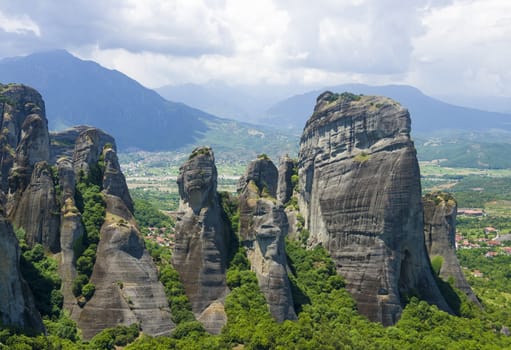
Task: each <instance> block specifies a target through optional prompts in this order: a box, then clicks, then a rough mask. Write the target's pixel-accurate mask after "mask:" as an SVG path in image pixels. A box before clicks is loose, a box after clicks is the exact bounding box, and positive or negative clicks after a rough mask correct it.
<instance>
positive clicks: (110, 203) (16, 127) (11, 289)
mask: <svg viewBox="0 0 511 350" xmlns="http://www.w3.org/2000/svg"><path fill="white" fill-rule="evenodd" d="M0 92H1V94H0V126H1V130H2V132H1V133H0V146H1V147H0V186H1V189H2V190H4V191H5V192H6V193H7V195H6V196H1V197H0V202H1V204H2V206H3V205H5V206H6V211H5V212H6V213H7V215H6V216H7V218H8V220H9V221H11V222H12V223H13V224H14V226H15V227H16V228H20V229H23V230H24V231H25V232H26V235H25V239H26V241H27V243H28V244H29V245H33V244H35V243H41V244H42V245H43V246H44V248H45V249H46V251H48V252H51V253H55V254H54V255H53V256H54V257H55V258H57V259H58V260H59V273H60V275H61V276H62V292H63V295H64V307H65V309H67V310H68V311H70V314H71V317H72V318H73V319H74V320H76V321H77V323H78V325H79V327H80V328H81V330H82V334H83V336H84V338H85V339H89V338H91V337H92V336H93V335H95V334H96V333H98V332H99V331H101V330H103V329H104V328H106V327H114V326H117V325H118V324H125V325H129V324H131V323H139V324H140V326H141V329H142V331H144V332H145V333H147V334H150V335H160V334H168V333H169V332H170V330H171V329H172V328H173V327H174V325H173V323H172V321H171V319H170V309H169V307H168V302H167V298H166V296H165V293H164V289H163V286H162V285H161V283H160V282H159V281H158V275H157V270H156V267H155V265H154V263H153V261H152V259H151V257H150V256H149V254H148V253H147V252H146V250H145V246H144V241H143V239H142V237H141V235H140V233H139V231H138V229H137V227H136V223H135V221H134V218H133V215H132V211H133V203H132V200H131V197H130V195H129V192H128V188H127V186H126V181H125V179H124V176H123V174H122V172H121V170H120V167H119V162H118V160H117V155H116V152H115V141H114V139H113V138H112V137H111V136H110V135H108V134H106V133H104V132H103V131H101V130H99V129H96V128H92V127H87V126H80V127H75V128H72V129H69V130H66V131H64V132H61V133H53V134H52V135H51V143H50V135H49V133H48V127H47V124H48V123H47V120H46V117H45V112H44V103H43V100H42V98H41V96H40V95H39V93H37V92H36V91H35V90H33V89H31V88H28V87H26V86H22V85H15V84H12V85H7V86H4V85H0ZM50 145H51V146H50ZM84 179H87V181H88V182H90V184H96V185H98V186H99V188H100V189H101V190H102V195H101V196H103V197H104V202H105V204H106V218H105V220H104V224H103V226H102V227H101V230H100V232H99V236H100V237H99V243H98V246H97V253H96V255H95V257H94V260H93V263H94V269H93V272H92V276H90V281H88V282H91V283H92V284H93V285H95V293H94V294H93V296H92V298H91V299H90V300H88V301H87V300H85V298H84V299H83V300H80V302H78V301H77V299H76V297H75V295H74V294H73V288H72V285H73V281H74V280H75V278H76V277H77V274H78V272H77V269H76V261H77V258H78V257H77V256H76V255H75V254H76V253H77V252H78V254H81V253H80V251H81V250H83V249H82V247H83V245H84V244H85V243H86V240H88V239H89V238H90V237H87V235H86V233H85V231H86V230H85V227H84V224H83V222H82V214H83V213H81V212H80V210H83V208H82V209H79V208H78V204H77V201H76V198H75V197H76V192H77V191H76V188H77V184H78V182H79V181H81V180H84ZM80 205H81V204H80ZM2 215H3V212H2ZM0 219H1V220H0V221H1V223H2V224H1V225H0V226H1V227H0V229H1V234H2V235H4V236H5V239H2V242H1V243H0V251H1V252H2V254H3V256H5V258H6V261H7V264H5V265H4V266H3V268H2V269H1V271H0V294H1V296H2V297H4V300H12V302H8V303H5V305H2V306H0V309H1V319H2V321H3V322H4V323H7V324H13V325H19V326H23V327H32V328H35V329H37V330H42V329H43V326H42V323H41V320H40V317H39V316H38V314H37V311H36V310H35V308H34V307H33V302H32V301H31V293H30V291H29V290H28V288H27V287H26V286H25V284H24V282H23V280H22V278H21V275H20V273H19V269H18V260H19V249H18V248H17V242H16V238H15V237H14V234H13V232H12V228H11V226H10V224H9V223H8V222H6V221H5V219H4V218H3V217H2V218H0ZM20 232H22V231H20ZM95 239H98V238H95ZM88 244H90V242H89V243H88ZM84 249H85V248H84ZM4 252H5V254H4ZM82 273H83V272H82ZM89 274H90V272H89ZM85 277H86V278H88V277H87V276H85ZM88 297H91V296H90V295H89V296H88Z"/></svg>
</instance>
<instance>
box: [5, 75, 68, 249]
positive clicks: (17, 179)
mask: <svg viewBox="0 0 511 350" xmlns="http://www.w3.org/2000/svg"><path fill="white" fill-rule="evenodd" d="M2 96H3V100H4V102H3V103H2V105H3V106H2V117H1V121H0V124H1V125H0V127H1V130H2V136H1V137H0V144H1V146H2V151H1V158H2V159H1V162H2V168H1V169H2V171H1V177H2V181H1V183H2V189H3V190H4V191H5V192H6V193H7V203H6V208H7V217H8V218H9V220H10V221H11V222H12V223H13V225H14V226H15V227H16V228H22V229H24V230H25V232H26V234H27V235H26V237H25V238H26V240H27V243H28V244H29V245H33V244H35V243H41V244H42V245H43V246H44V247H45V248H46V249H47V250H50V251H52V252H54V253H55V252H57V251H58V250H59V249H60V245H59V239H58V231H59V225H60V223H59V219H60V217H59V205H58V202H57V198H56V193H55V188H54V179H53V176H52V171H51V168H50V166H49V164H48V161H49V157H50V141H49V134H48V121H47V120H46V116H45V110H44V102H43V100H42V98H41V95H39V93H38V92H37V91H35V90H33V89H31V88H29V87H26V86H23V85H16V84H12V85H7V86H3V87H2Z"/></svg>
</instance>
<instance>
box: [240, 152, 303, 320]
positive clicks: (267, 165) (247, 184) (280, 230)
mask: <svg viewBox="0 0 511 350" xmlns="http://www.w3.org/2000/svg"><path fill="white" fill-rule="evenodd" d="M277 182H278V174H277V168H276V167H275V165H274V164H273V163H272V162H271V160H269V159H267V158H266V157H260V158H259V159H257V160H255V161H252V162H251V163H250V164H249V165H248V168H247V171H246V174H245V175H244V176H243V177H242V178H241V179H240V183H239V189H238V193H239V207H240V240H241V244H242V245H243V246H244V247H246V248H247V257H248V260H249V261H250V263H251V266H252V269H253V270H254V271H255V273H256V275H257V280H258V283H259V287H260V288H261V291H262V292H263V294H264V296H265V298H266V301H267V303H268V305H269V308H270V312H271V314H272V315H273V317H274V318H275V319H276V320H277V321H278V322H282V321H284V320H293V319H296V313H295V310H294V307H293V297H292V295H291V288H290V283H289V279H288V277H287V270H286V267H287V261H286V252H285V247H284V239H285V237H286V235H287V230H288V222H287V217H286V214H285V212H284V207H283V206H282V204H280V203H278V202H277V200H276V199H275V197H276V191H277Z"/></svg>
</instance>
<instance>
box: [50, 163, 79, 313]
mask: <svg viewBox="0 0 511 350" xmlns="http://www.w3.org/2000/svg"><path fill="white" fill-rule="evenodd" d="M57 167H58V176H59V184H60V188H61V191H62V195H61V201H62V203H61V204H62V208H61V212H60V249H61V251H60V254H59V259H60V262H59V275H60V277H61V278H62V294H63V296H64V308H65V309H66V310H68V311H69V313H70V316H71V317H72V318H73V319H77V317H78V315H79V313H80V312H81V309H80V308H79V307H78V304H77V302H76V298H75V296H74V295H73V292H72V285H73V280H74V279H75V278H76V276H77V273H76V268H75V261H76V258H77V257H76V256H75V250H74V247H75V246H77V244H80V243H79V242H81V240H82V239H83V235H84V233H85V231H84V228H83V224H82V220H81V214H80V211H79V210H78V208H77V207H76V203H75V198H74V197H75V185H76V181H75V180H76V179H75V173H74V169H73V164H72V162H71V159H70V158H68V157H66V156H63V157H60V159H59V160H58V164H57Z"/></svg>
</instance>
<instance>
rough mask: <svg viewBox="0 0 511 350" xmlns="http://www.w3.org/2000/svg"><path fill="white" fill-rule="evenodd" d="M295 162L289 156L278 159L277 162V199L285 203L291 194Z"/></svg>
mask: <svg viewBox="0 0 511 350" xmlns="http://www.w3.org/2000/svg"><path fill="white" fill-rule="evenodd" d="M295 167H296V163H295V161H294V160H293V159H291V158H289V156H287V155H286V156H284V157H282V158H281V159H280V164H279V181H278V186H277V199H278V200H279V201H280V202H281V203H287V202H288V201H289V200H290V199H291V196H292V195H293V187H294V186H293V181H292V176H293V174H294V171H295Z"/></svg>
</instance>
